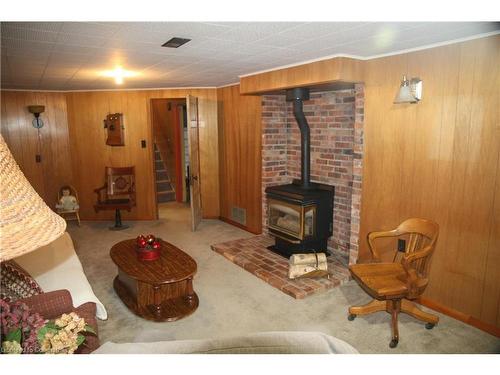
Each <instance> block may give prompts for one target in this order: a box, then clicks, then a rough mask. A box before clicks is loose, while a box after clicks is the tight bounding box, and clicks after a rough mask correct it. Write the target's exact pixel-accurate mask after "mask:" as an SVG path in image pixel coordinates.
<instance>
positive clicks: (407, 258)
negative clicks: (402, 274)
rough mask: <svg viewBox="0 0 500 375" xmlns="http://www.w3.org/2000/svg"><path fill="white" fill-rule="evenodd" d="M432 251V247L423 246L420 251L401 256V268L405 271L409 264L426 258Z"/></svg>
mask: <svg viewBox="0 0 500 375" xmlns="http://www.w3.org/2000/svg"><path fill="white" fill-rule="evenodd" d="M432 250H434V247H433V246H425V247H424V248H422V249H420V250H419V251H415V252H414V253H411V254H405V255H404V256H403V259H402V260H401V264H402V265H403V267H404V268H405V269H409V268H410V264H412V263H413V262H415V261H417V260H419V259H421V258H424V257H426V256H427V255H429V253H430V252H432Z"/></svg>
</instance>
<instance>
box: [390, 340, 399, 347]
mask: <svg viewBox="0 0 500 375" xmlns="http://www.w3.org/2000/svg"><path fill="white" fill-rule="evenodd" d="M398 342H399V340H394V339H392V340H391V342H390V343H389V347H390V348H393V349H394V348H395V347H396V346H398Z"/></svg>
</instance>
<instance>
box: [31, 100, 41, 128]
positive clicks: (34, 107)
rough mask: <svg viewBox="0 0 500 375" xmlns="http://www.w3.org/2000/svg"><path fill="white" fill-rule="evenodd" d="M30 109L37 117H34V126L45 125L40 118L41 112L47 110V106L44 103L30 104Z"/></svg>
mask: <svg viewBox="0 0 500 375" xmlns="http://www.w3.org/2000/svg"><path fill="white" fill-rule="evenodd" d="M28 111H29V112H30V113H33V115H35V118H34V119H33V122H32V124H33V127H34V128H37V129H40V128H41V127H42V126H43V120H42V119H41V118H40V113H43V112H44V111H45V106H43V105H30V106H28Z"/></svg>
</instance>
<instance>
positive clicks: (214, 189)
mask: <svg viewBox="0 0 500 375" xmlns="http://www.w3.org/2000/svg"><path fill="white" fill-rule="evenodd" d="M188 94H190V95H193V96H196V97H198V98H199V101H198V103H199V104H198V106H199V118H200V121H201V124H200V164H201V176H200V179H201V199H202V206H203V217H205V218H215V217H219V159H218V153H217V149H218V129H217V127H218V124H217V91H216V90H215V89H172V90H137V91H89V92H69V93H67V94H66V95H67V103H68V123H69V131H70V144H71V151H72V162H73V174H74V181H75V182H74V185H75V187H76V188H77V189H78V191H79V194H80V200H81V217H82V219H87V220H95V219H110V218H111V217H112V216H113V213H112V212H102V213H101V212H99V214H96V213H95V212H94V210H93V204H94V203H95V199H96V197H95V194H94V193H93V190H94V189H95V188H96V187H99V186H101V185H102V184H103V182H104V167H105V166H106V165H112V166H126V165H135V167H136V190H137V207H136V208H135V209H134V210H133V211H132V212H131V213H130V214H129V213H126V212H124V215H123V216H124V219H125V220H126V219H139V220H148V219H154V218H156V206H155V202H156V200H155V188H154V183H153V159H152V157H153V155H152V140H153V137H152V131H151V99H156V98H185V97H186V95H188ZM115 112H121V113H123V115H124V124H125V146H124V147H110V146H106V145H105V139H106V134H105V129H104V128H103V122H102V120H103V119H104V117H105V116H106V114H108V113H115ZM143 139H144V140H146V143H147V147H146V148H141V140H143Z"/></svg>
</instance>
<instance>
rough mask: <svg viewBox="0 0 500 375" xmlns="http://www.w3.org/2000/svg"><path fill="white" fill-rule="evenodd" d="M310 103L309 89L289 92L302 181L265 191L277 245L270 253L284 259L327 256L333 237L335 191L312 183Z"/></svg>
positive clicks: (269, 220)
mask: <svg viewBox="0 0 500 375" xmlns="http://www.w3.org/2000/svg"><path fill="white" fill-rule="evenodd" d="M308 99H309V90H308V89H306V88H296V89H292V90H288V91H287V100H288V101H293V113H294V116H295V119H296V120H297V123H298V125H299V129H300V134H301V180H294V181H293V183H292V184H288V185H280V186H270V187H268V188H266V195H267V199H268V222H269V224H268V230H269V233H271V234H272V235H274V237H275V245H274V246H271V247H269V249H271V250H273V251H275V252H277V253H278V254H281V255H283V256H285V257H290V256H291V255H292V254H296V253H310V252H327V242H328V238H329V237H330V236H331V235H332V234H333V199H334V196H335V188H334V187H333V186H330V185H325V184H318V183H312V182H311V181H310V172H309V171H310V165H311V155H310V135H309V125H308V124H307V120H306V117H305V115H304V112H303V100H308Z"/></svg>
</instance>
